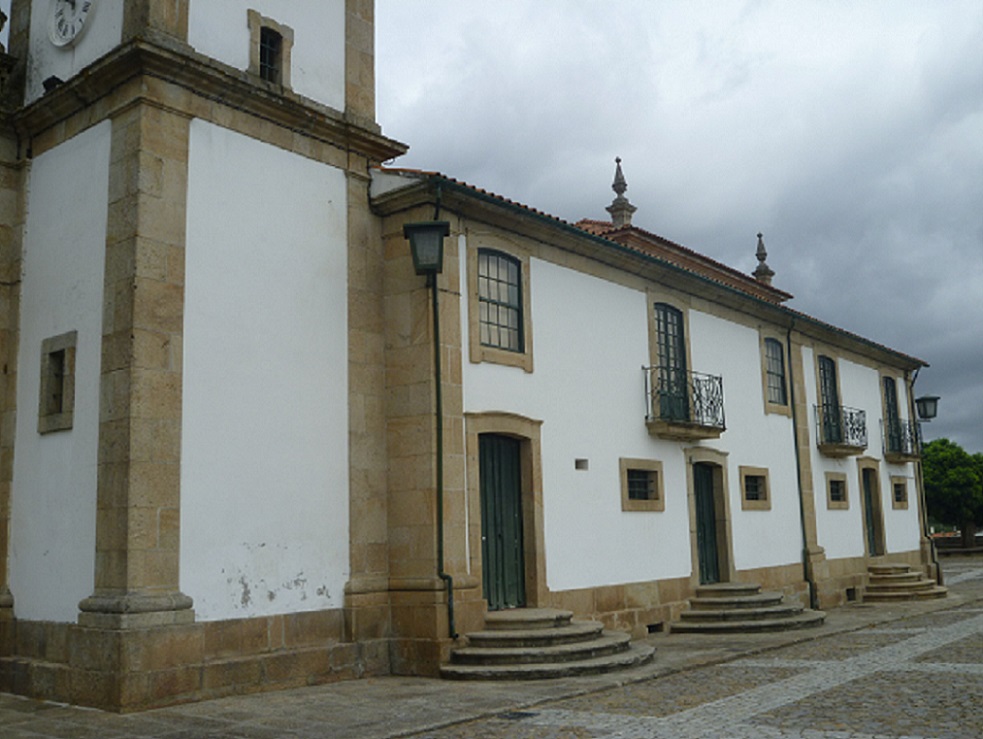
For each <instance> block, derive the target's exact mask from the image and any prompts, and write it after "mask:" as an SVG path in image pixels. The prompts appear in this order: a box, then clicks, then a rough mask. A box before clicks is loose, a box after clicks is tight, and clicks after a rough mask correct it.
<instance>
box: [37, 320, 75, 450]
mask: <svg viewBox="0 0 983 739" xmlns="http://www.w3.org/2000/svg"><path fill="white" fill-rule="evenodd" d="M77 342H78V333H77V332H76V331H69V332H68V333H65V334H60V335H59V336H52V337H51V338H48V339H45V340H44V341H42V342H41V390H40V397H39V399H38V433H41V434H47V433H50V432H52V431H64V430H66V429H70V428H72V424H73V423H74V415H75V346H76V344H77Z"/></svg>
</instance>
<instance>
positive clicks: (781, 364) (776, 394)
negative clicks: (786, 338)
mask: <svg viewBox="0 0 983 739" xmlns="http://www.w3.org/2000/svg"><path fill="white" fill-rule="evenodd" d="M765 369H766V372H767V375H768V402H769V403H775V404H777V405H787V404H788V396H787V394H786V393H787V391H786V389H785V357H784V352H783V351H782V345H781V342H779V341H777V340H776V339H765Z"/></svg>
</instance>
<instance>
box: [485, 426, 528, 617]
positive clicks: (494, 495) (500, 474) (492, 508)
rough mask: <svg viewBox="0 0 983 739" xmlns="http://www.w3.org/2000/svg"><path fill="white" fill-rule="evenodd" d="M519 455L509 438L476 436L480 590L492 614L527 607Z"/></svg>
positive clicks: (514, 443) (519, 447) (517, 444)
mask: <svg viewBox="0 0 983 739" xmlns="http://www.w3.org/2000/svg"><path fill="white" fill-rule="evenodd" d="M520 451H521V445H520V442H519V441H518V440H517V439H513V438H510V437H508V436H498V435H496V434H482V435H481V436H480V437H479V438H478V453H479V462H478V464H479V472H480V476H481V567H482V586H483V587H484V596H485V598H486V599H487V600H488V607H489V608H490V609H491V610H499V609H502V608H521V607H523V606H525V604H526V587H525V567H524V562H523V556H522V474H521V470H520V466H519V465H520Z"/></svg>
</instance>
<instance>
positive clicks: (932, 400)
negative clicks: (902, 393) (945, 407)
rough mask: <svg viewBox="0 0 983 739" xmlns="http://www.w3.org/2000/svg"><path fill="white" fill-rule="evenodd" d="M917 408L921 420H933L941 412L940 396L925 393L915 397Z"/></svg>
mask: <svg viewBox="0 0 983 739" xmlns="http://www.w3.org/2000/svg"><path fill="white" fill-rule="evenodd" d="M915 410H917V411H918V418H919V420H921V421H926V422H928V421H931V420H932V419H933V418H935V416H936V415H937V414H938V412H939V396H938V395H923V396H922V397H920V398H915Z"/></svg>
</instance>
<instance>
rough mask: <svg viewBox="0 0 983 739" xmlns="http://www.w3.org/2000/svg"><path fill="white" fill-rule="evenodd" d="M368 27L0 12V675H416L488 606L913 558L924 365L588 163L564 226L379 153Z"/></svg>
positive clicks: (172, 682)
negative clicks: (652, 213)
mask: <svg viewBox="0 0 983 739" xmlns="http://www.w3.org/2000/svg"><path fill="white" fill-rule="evenodd" d="M373 13H374V9H373V2H372V0H292V2H289V3H284V2H276V1H274V0H222V1H221V2H218V1H216V0H127V2H117V1H115V0H88V1H87V2H81V0H78V1H77V2H68V1H67V0H13V2H12V9H11V18H10V21H9V28H10V40H9V45H8V49H7V53H6V54H3V55H0V84H2V90H0V94H2V104H0V105H2V108H0V690H3V691H9V692H16V693H20V694H24V695H28V696H32V697H37V698H46V699H53V700H58V701H67V702H72V703H78V704H84V705H90V706H97V707H102V708H108V709H113V710H138V709H141V708H146V707H151V706H156V705H163V704H166V703H173V702H178V701H187V700H199V699H205V698H210V697H215V696H220V695H227V694H230V693H236V692H246V691H255V690H269V689H276V688H282V687H294V686H299V685H306V684H313V683H317V682H324V681H328V680H336V679H345V678H356V677H361V676H367V675H380V674H390V673H396V674H419V675H436V674H438V672H439V670H440V667H441V665H443V664H445V663H447V661H448V659H449V657H450V653H451V650H452V649H453V648H455V647H458V646H461V645H462V644H463V643H465V637H464V636H462V635H464V634H467V633H469V632H474V631H478V630H481V629H482V628H483V626H484V623H485V619H486V616H487V614H489V613H494V612H497V611H501V610H505V609H522V608H526V609H534V608H558V609H566V610H569V611H571V612H573V614H574V615H575V617H577V618H581V619H595V620H599V621H601V622H603V624H604V625H605V626H606V627H607V628H609V629H614V630H620V631H624V632H627V633H630V634H631V635H632V636H633V637H635V638H640V637H643V636H644V635H645V634H647V633H649V632H652V631H660V630H663V629H668V628H671V626H670V624H671V623H672V622H674V621H675V620H676V619H678V618H679V616H680V614H681V613H682V612H683V611H684V610H686V608H687V602H688V600H689V599H690V598H691V597H692V596H693V594H694V592H695V589H696V588H697V587H698V586H699V585H701V584H707V583H737V582H754V583H760V584H762V585H763V586H764V587H767V588H769V589H772V590H777V591H780V592H781V593H783V594H784V595H785V596H787V597H789V598H793V599H798V600H799V601H801V602H802V604H803V605H805V606H807V607H812V608H814V609H816V608H826V607H831V606H836V605H840V604H842V603H844V602H846V601H847V600H853V599H861V598H863V597H864V594H865V588H866V587H867V586H868V579H867V578H868V568H869V567H870V566H871V565H876V564H878V563H883V562H886V561H890V562H892V563H904V564H907V565H910V566H911V567H912V569H913V570H917V571H918V572H919V573H921V574H924V575H927V576H928V577H929V578H933V577H934V576H935V574H936V573H935V565H934V564H933V562H932V553H931V545H930V543H929V540H928V539H927V537H926V534H925V530H926V529H925V514H924V507H923V498H922V493H921V486H920V482H919V470H918V467H919V465H918V443H917V425H916V424H915V422H914V419H915V413H914V400H913V395H914V390H913V385H914V379H915V377H916V375H917V372H918V370H919V368H920V367H922V366H924V362H923V361H921V360H919V359H916V358H912V357H910V356H907V355H905V354H903V353H901V352H898V351H895V350H892V349H890V348H887V347H884V346H881V345H880V344H877V343H876V342H874V341H871V340H869V339H865V338H863V337H859V336H856V335H854V334H851V333H849V332H846V331H843V330H841V329H838V328H836V327H834V326H831V325H829V324H827V323H824V322H823V321H822V320H820V319H817V318H814V317H811V316H807V315H804V314H802V313H800V312H798V311H796V310H794V309H792V308H789V307H788V306H787V305H786V302H787V301H788V299H789V298H790V297H791V296H790V295H788V294H787V293H785V292H783V291H782V290H780V289H779V288H778V287H776V286H774V285H772V277H773V273H772V272H771V270H770V269H768V267H767V264H766V254H765V251H764V244H763V242H762V241H761V239H760V238H759V243H758V247H759V260H760V265H759V268H758V270H757V271H756V272H755V274H754V275H744V274H742V273H740V272H737V271H736V270H733V269H730V268H729V267H726V266H725V265H722V264H719V263H717V262H715V261H713V260H711V259H709V258H706V257H704V256H702V255H700V254H698V253H697V252H694V251H692V250H690V249H688V248H686V247H683V246H681V245H678V244H674V243H673V242H671V241H668V240H666V239H664V238H662V237H660V236H657V235H655V234H651V233H649V232H646V231H644V230H642V229H639V228H637V227H636V226H633V225H632V224H631V214H632V213H633V212H634V206H633V205H631V204H630V203H629V201H628V199H627V198H626V197H625V190H626V183H625V181H624V177H623V174H622V171H621V166H620V164H619V165H618V166H617V169H616V178H615V192H616V197H615V199H614V202H613V203H612V204H611V206H610V207H609V208H608V211H609V213H610V215H611V220H610V221H597V220H589V221H581V222H579V223H577V224H570V223H566V222H564V221H561V220H558V219H556V218H553V217H551V216H548V215H546V214H544V213H542V212H540V211H537V210H535V209H534V208H531V207H528V206H525V205H521V204H518V203H516V202H514V201H511V200H509V199H507V198H505V197H500V196H498V195H494V194H491V193H488V192H486V191H484V190H481V189H479V188H477V187H474V186H471V185H468V184H466V183H462V182H459V181H457V180H454V179H452V178H450V177H447V176H444V175H440V174H437V173H426V172H418V171H410V170H402V169H393V168H383V167H382V166H381V165H382V163H383V162H387V161H389V160H392V159H394V158H396V157H398V156H399V155H400V154H402V153H404V152H405V151H406V146H405V145H404V144H401V143H399V142H398V141H396V140H393V139H390V138H388V137H387V136H385V135H383V134H382V132H381V129H380V127H379V125H378V124H377V123H376V120H375V103H374V94H375V93H374V87H375V83H374V60H373V43H374V40H373V39H374V30H373ZM432 220H438V221H440V222H446V224H447V226H446V230H447V237H446V238H445V239H444V244H445V254H444V261H443V269H442V271H441V272H440V273H439V274H438V275H436V277H435V278H433V279H434V283H435V284H434V285H432V286H431V285H430V284H429V282H428V280H427V279H425V278H424V277H422V276H420V275H418V274H417V272H416V271H415V270H414V265H413V260H412V258H411V255H410V249H409V245H408V242H407V240H406V238H405V236H404V226H406V224H408V223H416V222H427V221H432ZM751 246H753V243H752V244H751ZM434 304H436V305H438V306H439V307H438V311H437V314H436V315H435V314H434V312H433V305H434ZM435 317H436V318H437V319H438V321H436V322H435V321H434V318H435ZM438 330H439V334H438ZM435 356H436V357H437V358H438V361H437V363H436V366H435V362H434V357H435ZM438 378H439V379H438ZM438 402H439V408H440V411H439V414H437V413H435V408H437V407H438V406H437V403H438Z"/></svg>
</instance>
